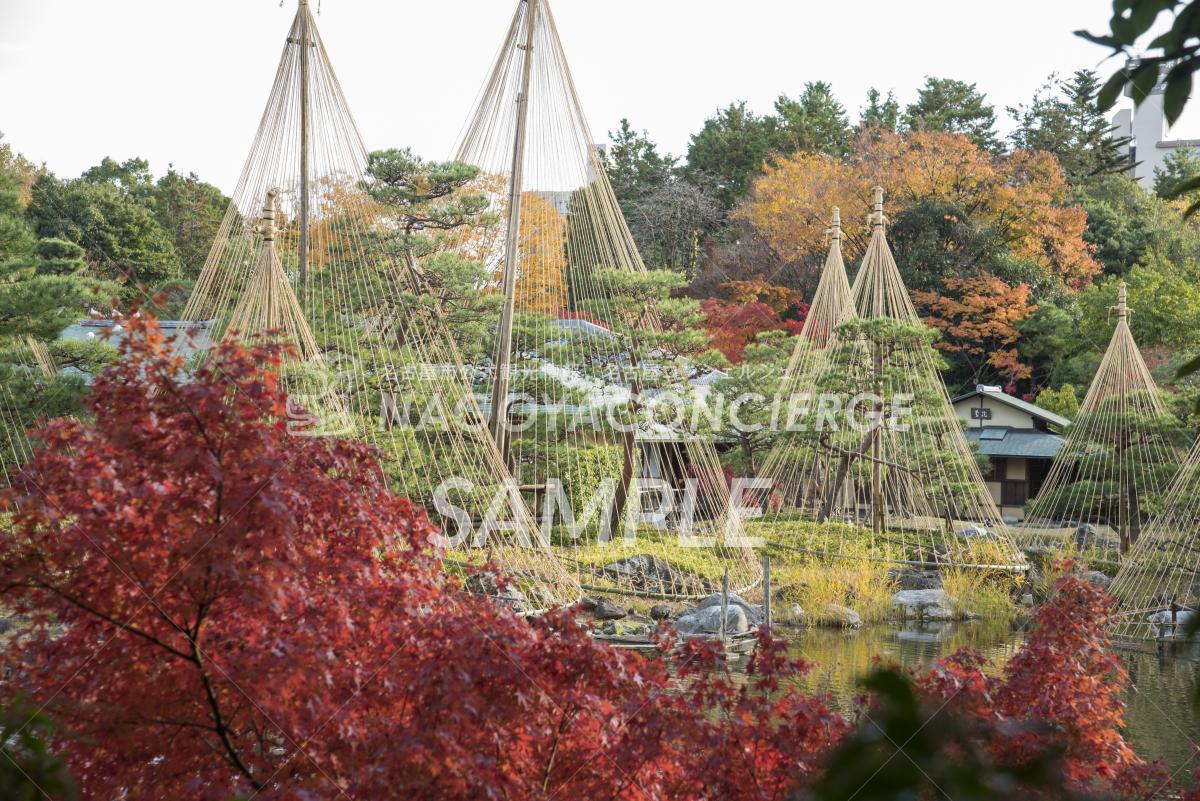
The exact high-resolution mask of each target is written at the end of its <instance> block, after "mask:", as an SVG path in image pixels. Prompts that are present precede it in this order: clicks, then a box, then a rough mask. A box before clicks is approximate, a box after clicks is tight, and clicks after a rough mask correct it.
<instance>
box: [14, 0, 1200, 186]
mask: <svg viewBox="0 0 1200 801" xmlns="http://www.w3.org/2000/svg"><path fill="white" fill-rule="evenodd" d="M311 1H312V3H313V4H314V6H315V5H316V3H317V1H318V0H311ZM551 2H552V4H553V8H554V12H555V16H556V18H557V21H558V27H559V32H560V34H561V35H562V38H563V41H564V46H565V48H566V52H567V56H568V58H569V59H570V63H571V67H572V71H573V73H574V76H575V80H576V84H577V86H578V88H579V92H580V96H581V99H582V101H583V104H584V107H585V109H586V111H587V114H588V118H589V121H590V123H591V126H592V131H593V135H594V137H595V138H596V139H597V140H599V141H605V140H606V139H607V137H606V132H607V131H609V130H611V129H612V128H614V127H615V126H616V124H617V122H618V121H619V120H620V119H621V117H628V118H629V119H630V121H631V122H632V123H633V125H634V126H635V127H637V128H639V129H641V128H645V129H647V130H648V131H649V132H650V134H651V136H652V137H653V138H655V139H656V140H657V141H658V142H660V143H661V145H662V146H663V147H664V148H665V149H667V150H669V151H671V152H674V153H682V152H684V151H685V150H686V148H687V142H688V137H689V135H690V134H691V133H693V132H694V131H696V130H697V129H699V127H700V125H701V124H702V122H703V120H704V119H705V117H707V116H709V115H710V114H711V113H712V112H713V111H714V110H716V109H717V108H718V107H721V106H724V105H727V104H728V103H729V102H731V101H733V100H740V99H744V100H747V101H748V102H749V103H750V105H751V107H752V108H754V109H755V110H757V111H761V112H767V111H770V110H771V105H772V102H773V101H774V99H775V98H776V97H777V96H778V95H779V94H780V93H781V92H786V93H789V94H792V95H795V94H798V93H799V92H800V90H801V89H802V87H803V85H804V83H805V81H814V80H826V81H829V82H830V83H831V84H832V85H833V88H834V91H835V93H836V94H837V96H838V97H839V99H840V100H841V101H842V102H843V104H844V105H846V107H847V109H848V110H849V111H850V113H851V117H852V118H854V117H855V116H856V115H857V111H858V109H859V107H860V106H861V104H862V102H863V98H864V97H865V95H866V92H867V89H868V88H869V87H871V86H876V87H879V88H880V89H882V90H884V91H886V90H888V89H893V90H895V92H896V94H897V96H898V97H899V99H900V100H901V101H902V102H907V101H909V100H911V99H912V98H913V96H914V95H915V92H916V88H917V86H919V85H920V84H921V83H922V81H923V80H924V77H925V76H926V75H937V76H945V77H953V78H959V79H962V80H966V81H971V82H975V83H977V84H978V85H979V88H980V89H981V90H982V91H984V92H985V93H986V94H987V96H988V98H989V99H990V100H991V102H993V103H994V104H995V105H996V107H997V109H998V110H1000V111H1001V112H1002V110H1003V109H1004V107H1005V106H1008V105H1012V104H1015V103H1018V102H1023V101H1027V100H1028V99H1029V98H1030V97H1031V95H1032V94H1033V93H1034V91H1035V90H1036V89H1037V88H1038V87H1039V86H1041V85H1042V84H1043V83H1044V82H1045V79H1046V77H1047V76H1048V75H1049V74H1050V73H1052V72H1059V73H1069V72H1071V71H1072V70H1074V69H1076V68H1078V67H1096V66H1098V65H1100V62H1101V60H1102V59H1103V57H1104V55H1105V54H1104V51H1103V50H1102V49H1101V48H1098V47H1095V46H1093V45H1090V44H1088V43H1086V42H1084V41H1083V40H1081V39H1078V38H1077V37H1075V36H1073V35H1072V33H1071V32H1072V31H1073V30H1075V29H1077V28H1089V29H1091V30H1096V31H1100V30H1103V29H1104V26H1105V22H1106V20H1107V17H1108V13H1109V11H1110V9H1111V1H1110V0H1004V1H1003V2H997V1H996V0H907V2H906V1H904V0H858V2H844V1H843V2H836V0H833V1H830V0H819V1H818V0H737V2H731V1H730V0H605V1H604V2H596V1H595V0H551ZM514 3H515V0H435V2H416V1H415V0H411V1H409V0H321V5H322V8H321V14H320V16H319V18H318V21H317V24H318V26H319V27H320V29H321V32H322V35H323V37H324V39H325V43H326V46H327V48H328V49H329V52H330V57H331V58H332V60H333V63H334V68H335V69H336V70H337V72H338V75H339V77H340V79H341V82H342V85H343V87H344V88H345V91H346V94H347V96H348V98H349V101H350V104H351V107H352V108H353V109H354V112H355V115H356V117H357V120H358V123H359V126H360V127H361V129H362V131H363V135H364V138H365V139H366V141H367V145H368V147H371V148H383V147H394V146H403V145H411V146H412V147H414V148H415V149H416V150H417V152H419V153H421V154H422V155H425V156H428V157H431V158H445V157H447V156H449V154H450V153H451V152H452V148H453V144H454V140H455V139H456V137H457V135H458V132H459V130H460V128H461V126H462V123H463V121H464V120H465V119H466V116H467V114H468V112H469V110H470V109H469V106H470V105H471V102H472V100H473V98H474V97H475V95H476V93H477V91H478V89H479V86H480V84H481V82H482V81H483V79H484V76H485V73H486V72H487V70H488V69H489V67H490V64H491V61H492V59H493V57H494V55H495V52H496V48H497V47H498V46H499V40H500V37H501V36H502V34H503V32H504V29H505V26H506V25H507V22H508V20H509V18H510V17H511V14H512V11H513V8H514ZM294 9H295V0H284V3H283V5H282V7H281V5H280V2H279V0H190V2H183V0H0V131H3V132H4V134H5V138H6V141H8V142H10V143H12V144H13V145H14V146H15V147H16V148H17V149H18V150H20V151H22V152H24V153H25V154H26V155H28V156H29V157H30V158H32V159H34V160H35V161H39V162H42V161H44V162H46V163H47V164H48V166H49V167H50V169H52V170H54V171H55V172H56V173H58V174H59V175H62V176H74V175H78V174H79V173H80V172H81V171H82V170H84V169H85V168H86V167H88V166H90V165H92V164H94V163H96V162H97V161H99V160H100V159H101V158H102V157H104V156H106V155H110V156H113V157H114V158H117V159H124V158H128V157H130V156H143V157H146V158H148V159H150V162H151V166H152V168H153V169H154V171H155V172H156V173H161V172H163V171H165V170H166V168H167V166H168V165H169V164H174V165H175V167H176V168H177V169H180V170H183V171H195V172H197V173H199V175H200V176H201V177H202V178H204V179H206V180H209V181H212V182H213V183H216V184H217V185H218V186H220V187H222V188H223V189H225V190H226V191H230V190H231V189H232V187H233V185H234V183H235V182H236V178H237V175H238V173H239V172H240V169H241V165H242V162H243V160H244V158H245V155H246V151H247V149H248V147H249V145H250V142H251V139H252V137H253V134H254V130H255V127H256V125H257V123H258V119H259V115H260V114H261V110H262V106H263V104H264V102H265V101H266V97H267V93H268V91H269V89H270V83H271V79H272V77H273V74H274V69H275V64H276V62H277V60H278V57H279V54H280V51H281V49H282V45H283V38H284V36H285V34H286V30H287V27H288V25H289V23H290V21H291V18H292V15H293V13H294ZM1112 66H1113V63H1112V62H1109V63H1106V64H1103V65H1100V69H1101V71H1102V73H1103V74H1105V75H1107V74H1108V73H1109V72H1111V69H1112ZM1001 117H1002V128H1003V129H1005V130H1006V129H1007V128H1008V127H1009V121H1008V120H1007V118H1006V116H1005V115H1003V114H1001ZM1193 120H1195V121H1193ZM1175 133H1176V134H1177V135H1178V136H1180V137H1200V110H1193V112H1192V114H1189V115H1188V117H1187V118H1185V120H1184V121H1183V122H1181V124H1180V125H1179V126H1177V129H1176V132H1175Z"/></svg>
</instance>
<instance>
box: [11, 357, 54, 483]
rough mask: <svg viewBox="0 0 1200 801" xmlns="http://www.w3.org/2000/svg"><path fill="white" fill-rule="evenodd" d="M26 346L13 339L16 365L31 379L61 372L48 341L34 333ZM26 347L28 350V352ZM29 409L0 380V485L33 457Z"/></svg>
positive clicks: (15, 368) (48, 378) (43, 377)
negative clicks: (29, 431)
mask: <svg viewBox="0 0 1200 801" xmlns="http://www.w3.org/2000/svg"><path fill="white" fill-rule="evenodd" d="M24 346H25V347H24V348H22V347H21V345H19V344H17V343H13V346H12V347H13V348H14V350H15V351H16V354H17V358H18V359H19V363H18V364H14V365H13V368H12V369H14V370H17V371H22V372H23V373H24V374H25V376H26V377H28V378H29V379H30V380H33V381H36V380H38V378H39V377H40V379H41V380H43V381H49V380H51V379H53V378H54V377H55V376H57V375H58V365H56V364H55V363H54V357H53V355H51V353H50V349H49V348H48V347H46V343H45V342H42V341H41V340H40V339H37V338H36V337H33V336H26V337H25V338H24ZM23 351H27V354H26V353H25V352H23ZM25 412H27V410H26V409H22V408H19V407H18V406H17V399H16V397H15V396H14V395H13V392H12V388H11V387H9V386H8V384H7V382H4V381H0V487H4V486H7V485H8V483H9V482H10V481H11V480H12V478H13V476H14V475H15V474H16V472H17V470H19V469H20V467H21V465H23V464H25V462H26V461H28V460H29V458H30V457H32V456H33V445H32V444H31V443H30V440H29V434H28V426H27V425H26V422H25V419H24V417H23V413H25Z"/></svg>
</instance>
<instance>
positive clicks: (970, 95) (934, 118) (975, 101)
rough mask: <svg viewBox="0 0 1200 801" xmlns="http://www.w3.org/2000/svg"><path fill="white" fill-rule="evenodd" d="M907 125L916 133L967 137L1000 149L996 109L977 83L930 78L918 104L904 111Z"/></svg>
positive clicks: (921, 90) (984, 145) (992, 148)
mask: <svg viewBox="0 0 1200 801" xmlns="http://www.w3.org/2000/svg"><path fill="white" fill-rule="evenodd" d="M903 121H904V126H905V127H906V128H908V129H909V130H913V131H942V132H945V133H958V134H963V135H965V136H966V137H967V138H968V139H970V140H971V141H972V142H974V143H975V144H977V145H979V146H980V147H982V148H985V149H987V150H992V151H995V150H999V149H1000V140H999V138H998V137H997V135H996V110H995V108H993V107H992V105H991V104H990V103H988V102H987V98H986V97H985V96H984V94H983V93H982V92H980V91H979V90H978V89H976V88H975V84H973V83H966V82H964V81H959V80H955V79H953V78H932V77H930V78H926V79H925V85H924V86H922V87H921V89H920V90H919V91H918V93H917V100H916V102H915V103H910V104H909V105H908V107H907V108H905V109H904V120H903Z"/></svg>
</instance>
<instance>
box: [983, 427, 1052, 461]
mask: <svg viewBox="0 0 1200 801" xmlns="http://www.w3.org/2000/svg"><path fill="white" fill-rule="evenodd" d="M965 433H966V435H967V441H968V442H973V443H975V444H977V445H978V446H979V452H980V453H982V454H984V455H985V456H1002V457H1009V458H1014V457H1024V458H1027V459H1053V458H1054V457H1055V456H1057V455H1058V451H1059V449H1061V448H1062V444H1063V438H1062V437H1060V436H1058V435H1057V434H1047V433H1045V432H1042V431H1024V430H1013V429H1010V428H971V429H968V430H967V431H966V432H965Z"/></svg>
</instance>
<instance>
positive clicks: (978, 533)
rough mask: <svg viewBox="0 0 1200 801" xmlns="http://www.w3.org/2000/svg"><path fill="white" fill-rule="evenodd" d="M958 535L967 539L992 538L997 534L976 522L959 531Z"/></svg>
mask: <svg viewBox="0 0 1200 801" xmlns="http://www.w3.org/2000/svg"><path fill="white" fill-rule="evenodd" d="M958 536H960V537H962V538H963V539H965V540H992V539H995V538H996V535H995V534H993V533H992V532H990V531H988V530H987V528H985V527H984V526H981V525H978V524H975V523H972V524H971V525H969V526H967V527H966V528H964V529H963V530H962V531H960V532H958Z"/></svg>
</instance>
